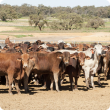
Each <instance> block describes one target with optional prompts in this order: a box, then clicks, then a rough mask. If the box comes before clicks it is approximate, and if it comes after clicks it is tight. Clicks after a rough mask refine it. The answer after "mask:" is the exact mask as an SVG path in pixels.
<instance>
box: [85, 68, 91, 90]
mask: <svg viewBox="0 0 110 110" xmlns="http://www.w3.org/2000/svg"><path fill="white" fill-rule="evenodd" d="M89 70H90V69H89V68H87V69H85V80H86V87H87V89H88V88H89V72H90V71H89Z"/></svg>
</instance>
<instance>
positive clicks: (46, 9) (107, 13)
mask: <svg viewBox="0 0 110 110" xmlns="http://www.w3.org/2000/svg"><path fill="white" fill-rule="evenodd" d="M3 11H4V12H7V11H12V12H14V14H15V13H16V14H17V17H22V16H29V15H30V14H37V13H42V14H44V15H45V16H57V15H59V14H60V13H76V14H80V15H81V16H89V17H90V16H98V17H101V18H110V6H106V7H95V6H83V7H80V6H76V7H73V8H71V7H50V6H44V5H42V4H40V5H38V6H32V5H29V4H23V5H21V6H17V5H16V6H11V5H8V4H0V12H3ZM12 12H7V13H12Z"/></svg>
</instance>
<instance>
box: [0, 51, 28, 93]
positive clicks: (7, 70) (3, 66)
mask: <svg viewBox="0 0 110 110" xmlns="http://www.w3.org/2000/svg"><path fill="white" fill-rule="evenodd" d="M28 63H29V55H28V54H26V53H25V54H22V55H21V54H20V53H0V76H4V75H8V80H9V93H10V94H12V92H11V89H12V87H11V84H12V82H13V79H14V82H15V86H16V89H17V92H18V93H20V89H19V86H18V81H19V80H20V79H22V78H23V77H24V72H25V68H26V67H27V66H28Z"/></svg>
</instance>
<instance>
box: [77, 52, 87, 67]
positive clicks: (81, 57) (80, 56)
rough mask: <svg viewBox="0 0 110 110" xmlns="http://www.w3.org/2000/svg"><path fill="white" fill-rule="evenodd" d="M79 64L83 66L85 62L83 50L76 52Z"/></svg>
mask: <svg viewBox="0 0 110 110" xmlns="http://www.w3.org/2000/svg"><path fill="white" fill-rule="evenodd" d="M78 56H79V62H80V65H81V66H83V65H84V62H85V58H86V55H85V53H83V52H80V53H78Z"/></svg>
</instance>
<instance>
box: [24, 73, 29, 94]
mask: <svg viewBox="0 0 110 110" xmlns="http://www.w3.org/2000/svg"><path fill="white" fill-rule="evenodd" d="M24 89H25V92H26V93H28V92H29V86H28V76H27V74H25V75H24Z"/></svg>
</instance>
